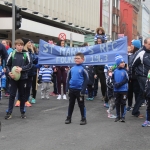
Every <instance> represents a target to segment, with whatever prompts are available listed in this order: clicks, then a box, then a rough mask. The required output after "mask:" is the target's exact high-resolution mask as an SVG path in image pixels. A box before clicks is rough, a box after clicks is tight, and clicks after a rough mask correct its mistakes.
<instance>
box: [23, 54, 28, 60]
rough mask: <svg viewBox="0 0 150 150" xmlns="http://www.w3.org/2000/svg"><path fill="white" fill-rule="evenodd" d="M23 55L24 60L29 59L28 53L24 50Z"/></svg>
mask: <svg viewBox="0 0 150 150" xmlns="http://www.w3.org/2000/svg"><path fill="white" fill-rule="evenodd" d="M23 57H24V60H25V61H26V59H27V54H26V52H23Z"/></svg>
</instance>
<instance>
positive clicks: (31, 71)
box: [28, 49, 38, 77]
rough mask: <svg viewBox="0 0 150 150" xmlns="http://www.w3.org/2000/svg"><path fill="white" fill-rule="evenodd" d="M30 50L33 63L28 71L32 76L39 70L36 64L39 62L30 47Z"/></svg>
mask: <svg viewBox="0 0 150 150" xmlns="http://www.w3.org/2000/svg"><path fill="white" fill-rule="evenodd" d="M28 52H29V56H30V60H31V63H32V66H31V69H30V70H29V71H28V76H30V77H31V76H34V75H35V72H37V67H36V65H37V64H38V57H37V56H36V55H35V54H34V53H32V51H31V50H30V49H28Z"/></svg>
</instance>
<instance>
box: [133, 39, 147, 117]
mask: <svg viewBox="0 0 150 150" xmlns="http://www.w3.org/2000/svg"><path fill="white" fill-rule="evenodd" d="M134 69H135V73H136V75H137V80H138V83H139V85H140V93H139V95H138V97H137V101H136V106H134V109H133V111H132V115H134V116H136V117H139V118H143V116H142V115H140V111H139V107H140V106H141V104H142V103H143V99H144V97H143V92H144V89H145V83H146V80H147V74H148V71H149V70H150V38H146V39H145V40H144V46H143V48H142V50H140V52H139V53H138V54H137V55H136V57H135V58H134V61H133V63H132V70H134ZM141 97H142V98H141Z"/></svg>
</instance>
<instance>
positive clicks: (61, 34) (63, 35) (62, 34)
mask: <svg viewBox="0 0 150 150" xmlns="http://www.w3.org/2000/svg"><path fill="white" fill-rule="evenodd" d="M58 38H59V39H60V40H66V34H65V33H60V34H59V36H58Z"/></svg>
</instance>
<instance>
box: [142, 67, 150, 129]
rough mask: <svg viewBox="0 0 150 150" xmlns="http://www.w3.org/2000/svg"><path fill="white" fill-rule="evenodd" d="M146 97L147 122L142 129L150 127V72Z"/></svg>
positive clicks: (149, 73) (146, 86)
mask: <svg viewBox="0 0 150 150" xmlns="http://www.w3.org/2000/svg"><path fill="white" fill-rule="evenodd" d="M144 97H145V99H146V101H147V110H146V121H145V122H144V123H143V124H142V127H150V70H149V72H148V76H147V81H146V84H145V91H144Z"/></svg>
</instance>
